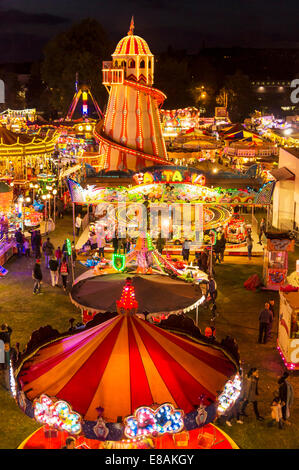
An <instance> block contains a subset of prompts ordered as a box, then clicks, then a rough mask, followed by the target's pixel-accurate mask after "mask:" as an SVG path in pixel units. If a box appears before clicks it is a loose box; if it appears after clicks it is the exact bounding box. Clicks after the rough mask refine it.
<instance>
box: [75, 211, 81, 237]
mask: <svg viewBox="0 0 299 470" xmlns="http://www.w3.org/2000/svg"><path fill="white" fill-rule="evenodd" d="M81 226H82V219H81V214H80V213H79V214H78V215H77V217H76V222H75V228H76V237H79V235H80V230H81Z"/></svg>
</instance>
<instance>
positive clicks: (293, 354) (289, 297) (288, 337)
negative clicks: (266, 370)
mask: <svg viewBox="0 0 299 470" xmlns="http://www.w3.org/2000/svg"><path fill="white" fill-rule="evenodd" d="M279 297H280V306H279V325H278V340H277V348H278V350H279V353H280V355H281V357H282V359H283V362H284V364H285V366H286V367H287V369H290V370H294V369H299V292H282V291H280V292H279Z"/></svg>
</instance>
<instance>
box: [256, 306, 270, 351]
mask: <svg viewBox="0 0 299 470" xmlns="http://www.w3.org/2000/svg"><path fill="white" fill-rule="evenodd" d="M272 321H273V314H272V312H271V310H270V306H269V303H268V302H266V303H265V308H264V310H262V311H261V313H260V316H259V323H260V325H259V338H258V342H259V343H260V344H261V343H263V344H266V343H267V340H268V331H269V327H270V324H271V323H272Z"/></svg>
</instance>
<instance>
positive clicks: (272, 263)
mask: <svg viewBox="0 0 299 470" xmlns="http://www.w3.org/2000/svg"><path fill="white" fill-rule="evenodd" d="M266 238H267V245H266V249H265V251H264V266H263V278H264V285H265V289H269V290H279V289H280V287H281V286H283V285H284V284H286V280H287V275H288V252H289V251H294V246H295V240H291V239H290V237H289V234H288V233H273V234H272V233H268V232H267V233H266Z"/></svg>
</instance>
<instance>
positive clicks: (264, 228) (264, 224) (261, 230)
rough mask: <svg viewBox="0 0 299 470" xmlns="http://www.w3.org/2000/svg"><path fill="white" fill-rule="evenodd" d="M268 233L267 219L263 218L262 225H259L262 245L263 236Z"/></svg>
mask: <svg viewBox="0 0 299 470" xmlns="http://www.w3.org/2000/svg"><path fill="white" fill-rule="evenodd" d="M264 233H266V222H265V219H264V218H262V220H261V223H260V226H259V244H260V245H262V236H263V234H264Z"/></svg>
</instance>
